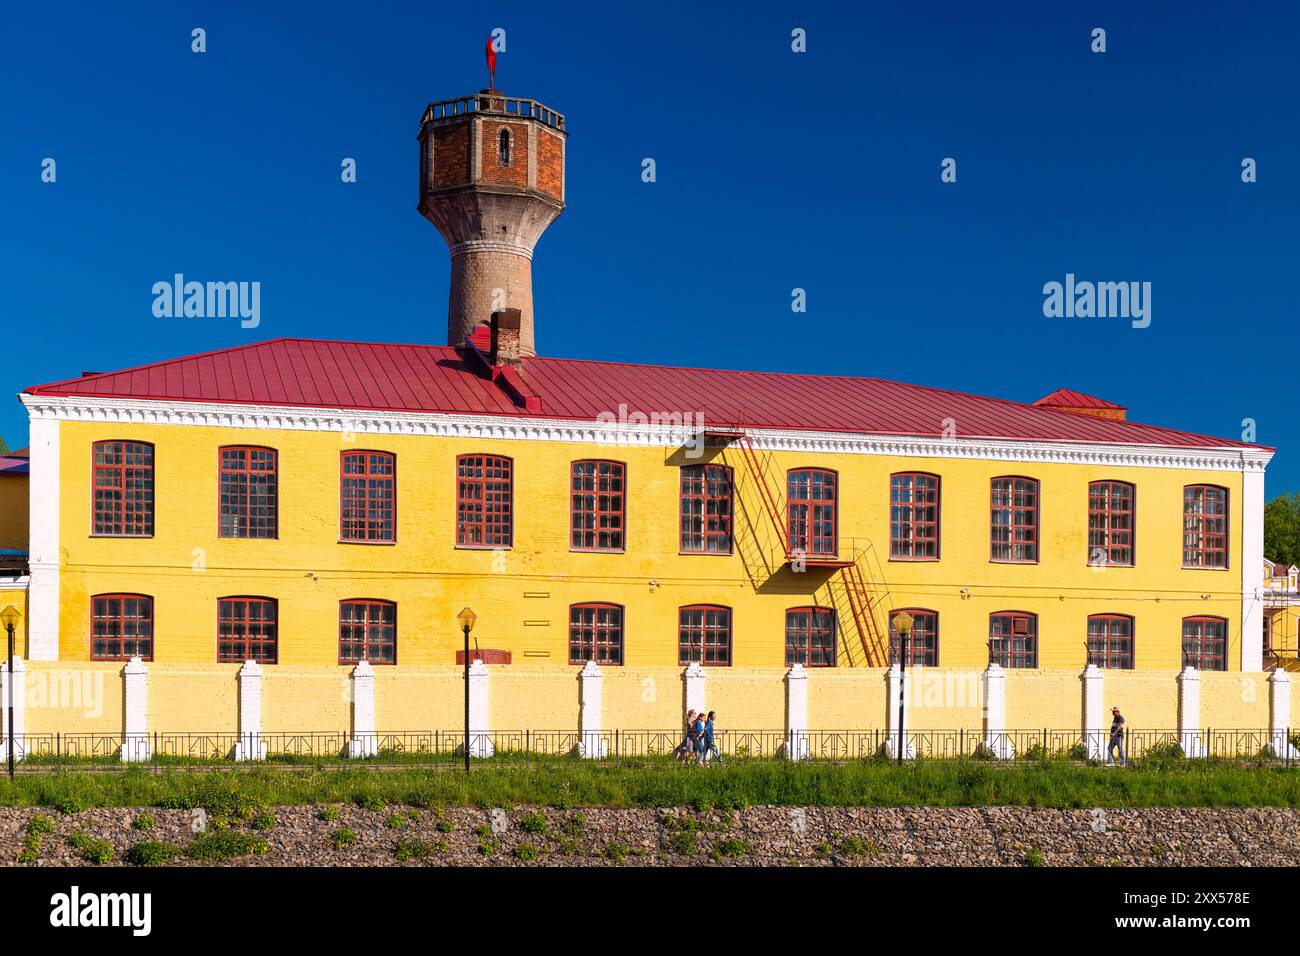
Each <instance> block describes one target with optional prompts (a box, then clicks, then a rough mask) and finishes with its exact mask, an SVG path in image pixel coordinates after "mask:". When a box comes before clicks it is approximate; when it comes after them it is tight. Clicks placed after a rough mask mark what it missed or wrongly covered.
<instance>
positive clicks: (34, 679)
mask: <svg viewBox="0 0 1300 956" xmlns="http://www.w3.org/2000/svg"><path fill="white" fill-rule="evenodd" d="M123 666H124V665H123V664H111V663H87V662H84V661H27V662H26V668H27V675H26V685H27V686H26V696H25V698H24V700H25V702H26V711H25V715H24V719H25V721H26V728H25V729H26V732H27V733H29V734H56V733H58V734H121V732H122V705H123V698H122V677H121V674H122V668H123Z"/></svg>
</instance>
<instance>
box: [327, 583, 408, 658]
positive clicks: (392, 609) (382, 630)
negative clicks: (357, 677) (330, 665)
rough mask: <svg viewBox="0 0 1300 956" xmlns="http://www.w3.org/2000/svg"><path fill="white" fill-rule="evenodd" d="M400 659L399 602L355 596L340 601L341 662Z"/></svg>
mask: <svg viewBox="0 0 1300 956" xmlns="http://www.w3.org/2000/svg"><path fill="white" fill-rule="evenodd" d="M358 661H368V662H370V663H371V664H396V663H397V605H396V604H394V603H393V602H392V601H380V600H375V599H372V598H352V599H350V600H347V601H340V602H339V663H340V664H355V663H357V662H358Z"/></svg>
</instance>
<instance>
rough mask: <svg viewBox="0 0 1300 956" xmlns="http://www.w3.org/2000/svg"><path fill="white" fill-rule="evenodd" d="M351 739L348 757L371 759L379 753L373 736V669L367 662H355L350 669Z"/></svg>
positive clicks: (377, 740) (377, 744)
mask: <svg viewBox="0 0 1300 956" xmlns="http://www.w3.org/2000/svg"><path fill="white" fill-rule="evenodd" d="M351 680H352V739H351V740H349V741H348V756H349V757H373V756H375V754H377V753H379V739H378V738H377V737H376V736H375V669H374V668H373V667H371V666H370V662H369V661H365V660H362V661H357V666H356V667H354V668H352V675H351Z"/></svg>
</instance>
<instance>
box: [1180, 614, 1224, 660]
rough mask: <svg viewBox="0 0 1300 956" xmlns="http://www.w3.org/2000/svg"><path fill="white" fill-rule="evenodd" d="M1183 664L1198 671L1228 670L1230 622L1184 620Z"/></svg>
mask: <svg viewBox="0 0 1300 956" xmlns="http://www.w3.org/2000/svg"><path fill="white" fill-rule="evenodd" d="M1183 664H1184V666H1186V665H1191V666H1192V667H1195V668H1196V669H1197V670H1198V671H1226V670H1227V669H1228V622H1227V620H1226V619H1224V618H1221V617H1185V618H1183Z"/></svg>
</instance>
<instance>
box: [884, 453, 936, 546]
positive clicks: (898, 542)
mask: <svg viewBox="0 0 1300 956" xmlns="http://www.w3.org/2000/svg"><path fill="white" fill-rule="evenodd" d="M939 492H940V484H939V476H938V475H931V474H928V473H926V472H923V471H900V472H898V473H896V474H893V475H890V476H889V557H890V560H892V561H938V560H939Z"/></svg>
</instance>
